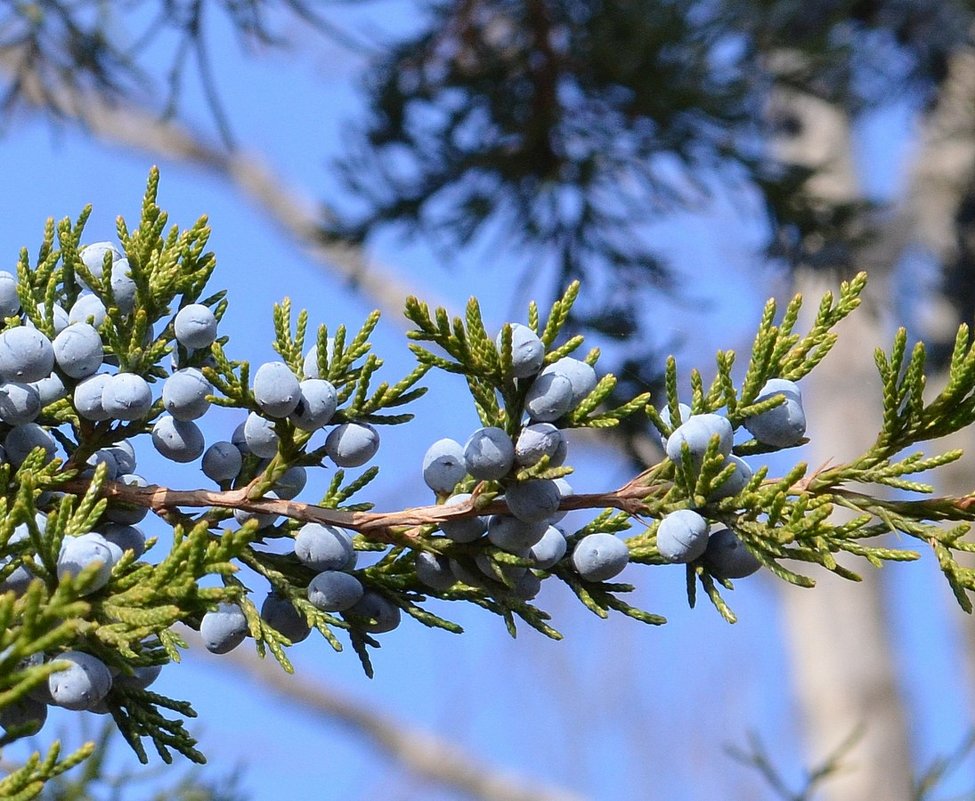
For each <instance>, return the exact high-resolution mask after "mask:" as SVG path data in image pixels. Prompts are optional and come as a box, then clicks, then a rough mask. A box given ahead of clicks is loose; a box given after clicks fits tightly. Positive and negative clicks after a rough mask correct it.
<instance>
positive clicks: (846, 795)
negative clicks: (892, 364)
mask: <svg viewBox="0 0 975 801" xmlns="http://www.w3.org/2000/svg"><path fill="white" fill-rule="evenodd" d="M775 105H776V107H775V108H773V110H772V111H773V114H780V113H785V114H789V115H791V117H792V121H793V122H797V123H798V125H790V126H788V131H789V133H788V134H782V135H780V136H779V137H778V139H777V142H776V143H775V146H776V147H777V155H778V156H779V157H780V158H781V159H782V160H783V161H785V162H786V163H792V164H799V165H803V166H809V167H816V168H818V169H819V172H818V174H817V175H816V176H815V177H814V178H813V179H812V180H811V181H810V186H809V189H810V192H811V193H812V194H813V197H814V198H817V199H822V200H823V201H824V203H836V202H850V201H855V200H857V199H859V197H860V192H859V189H858V185H857V180H856V177H855V173H854V167H853V161H852V150H851V141H850V125H849V119H848V118H847V117H846V115H845V114H844V113H843V112H842V110H840V109H838V108H837V107H835V106H832V105H830V104H828V103H825V102H823V101H821V100H818V99H816V98H813V97H811V96H809V95H799V94H795V93H786V92H785V91H782V92H780V93H779V95H778V98H777V100H776V104H775ZM833 284H835V275H834V274H833V273H832V272H831V271H823V270H814V269H812V268H811V267H801V268H800V269H799V270H798V271H797V273H796V277H795V289H796V291H799V292H801V293H803V295H804V296H806V297H807V298H808V299H810V300H813V301H814V300H815V299H816V298H818V297H820V296H821V295H822V294H823V292H824V291H825V290H826V289H828V288H829V287H830V286H832V285H833ZM889 285H890V275H889V270H888V271H886V272H885V271H883V270H877V269H874V270H873V272H872V275H871V280H870V283H869V284H868V287H867V293H866V295H865V298H864V306H865V308H863V309H862V310H861V312H860V313H858V314H856V315H853V316H852V318H850V319H848V320H847V321H844V323H843V324H842V325H841V326H840V327H839V328H838V329H837V331H838V333H839V335H840V343H841V344H840V346H839V347H837V348H836V349H835V350H834V351H833V353H831V354H830V356H829V357H827V359H826V360H825V361H824V362H823V364H822V365H821V366H820V367H819V369H817V370H816V371H815V372H814V373H813V374H811V375H810V376H809V377H808V378H807V379H806V380H805V381H804V383H803V386H804V399H805V403H804V405H805V408H806V415H807V422H808V432H809V436H810V440H811V442H810V445H809V446H808V448H809V451H808V461H809V463H810V468H811V469H815V468H816V467H818V466H819V465H820V464H822V463H823V462H825V461H827V460H829V459H836V460H845V459H848V458H850V457H853V456H855V455H857V454H859V453H861V452H862V450H863V449H864V448H866V447H868V446H869V445H870V443H871V441H872V434H873V433H875V431H876V426H877V420H879V419H881V413H880V404H879V399H880V392H879V388H878V387H877V386H876V385H877V378H876V369H875V367H874V365H873V360H872V352H873V348H874V347H875V346H876V345H882V344H884V342H885V341H886V340H887V339H889V335H888V321H889V312H888V309H889V307H890V289H889ZM809 311H810V313H812V311H813V310H809ZM845 343H855V347H851V346H849V344H847V345H846V346H844V344H845ZM848 566H850V567H852V568H854V569H856V570H858V572H862V575H863V578H864V580H863V581H862V582H860V583H852V582H849V581H846V580H844V579H840V578H836V577H834V576H833V575H832V574H827V573H822V572H820V573H819V574H817V576H816V579H817V584H818V586H817V588H816V589H815V590H814V591H808V590H802V589H798V588H795V587H792V586H791V585H787V584H783V585H782V587H784V589H783V591H782V599H783V603H784V615H785V625H786V644H787V647H788V650H789V654H790V658H791V662H792V670H793V683H794V689H795V693H796V698H797V700H798V704H799V707H800V711H801V716H802V724H803V731H804V734H805V737H806V740H807V748H808V756H807V759H808V761H809V762H810V764H814V765H818V764H821V763H822V762H823V761H824V760H825V759H826V758H827V757H828V756H829V755H830V754H832V753H834V752H835V751H836V749H837V748H839V747H840V746H841V745H842V744H843V743H844V742H846V741H849V739H850V737H851V735H853V734H854V733H856V734H857V738H856V740H855V742H854V744H853V745H852V747H851V748H850V750H849V752H848V753H847V754H846V755H845V757H844V759H842V764H843V765H844V766H845V767H846V770H843V771H841V772H839V773H837V774H836V775H835V776H834V777H832V778H831V779H830V780H829V781H827V782H826V783H825V784H824V785H823V793H824V796H823V797H824V798H826V799H828V801H863V799H867V798H875V799H881V798H882V799H884V801H909V799H911V798H912V793H911V779H912V772H911V758H910V756H911V754H910V747H909V742H908V731H907V721H906V717H905V709H904V703H903V700H902V698H901V695H900V692H899V690H898V686H897V677H896V674H895V660H894V658H893V654H892V648H891V643H890V640H889V626H890V621H889V620H888V618H887V613H886V608H885V603H884V599H883V591H882V585H881V574H880V572H879V571H877V570H875V569H874V568H872V567H870V566H869V565H867V566H866V569H865V570H864V569H863V566H862V565H855V564H849V565H848Z"/></svg>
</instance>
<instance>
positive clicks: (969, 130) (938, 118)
mask: <svg viewBox="0 0 975 801" xmlns="http://www.w3.org/2000/svg"><path fill="white" fill-rule="evenodd" d="M970 33H971V35H970V37H969V38H970V40H971V39H973V38H975V29H973V30H972V31H971V32H970ZM920 139H921V145H920V150H919V156H918V159H917V161H916V163H915V167H914V170H913V171H912V175H911V187H910V191H909V192H908V193H906V196H905V207H906V208H905V209H904V212H903V215H902V216H903V217H904V218H905V219H907V220H909V221H910V223H911V233H912V242H913V243H914V244H915V245H916V246H918V247H920V248H921V249H923V251H924V252H926V253H927V254H929V255H930V256H932V257H933V258H934V259H935V260H936V261H937V263H939V264H941V265H942V266H943V268H944V269H945V270H946V271H947V272H948V273H949V274H951V277H950V278H946V280H945V282H944V284H943V285H942V292H941V293H938V294H935V295H934V296H933V297H931V298H928V299H927V302H926V303H925V304H924V307H923V308H922V309H920V310H919V311H918V313H917V315H916V322H917V325H918V327H919V329H920V330H919V334H920V336H921V337H922V338H923V339H924V340H925V342H927V343H928V344H929V345H930V344H933V343H940V344H941V345H942V350H944V348H945V347H946V346H950V344H951V342H952V341H953V340H954V336H955V332H956V328H957V325H958V323H959V322H968V323H969V324H971V323H972V318H973V314H975V307H973V303H972V298H975V47H971V46H969V47H966V48H963V49H960V50H959V51H957V52H956V53H955V54H954V56H953V57H952V59H951V61H950V64H949V71H948V77H947V79H946V80H945V83H944V87H943V89H942V91H941V93H940V95H939V97H938V101H937V103H936V104H935V105H934V106H933V107H932V109H931V112H930V114H929V115H928V117H927V119H926V121H925V126H924V128H923V130H922V132H921V137H920ZM948 293H956V294H955V296H954V297H951V296H949V294H948ZM946 378H947V376H946V375H940V376H932V380H931V381H930V383H929V391H931V392H937V391H938V390H940V389H941V387H942V385H943V384H944V382H945V380H946ZM948 448H961V449H963V450H964V451H965V453H966V456H965V458H963V459H961V460H960V461H958V462H955V463H954V464H951V465H947V466H945V467H944V468H942V470H941V471H940V485H939V487H938V489H939V491H940V492H942V493H944V494H948V495H966V494H969V493H971V492H972V491H973V490H975V478H973V469H972V459H973V452H975V437H973V434H972V431H971V430H964V431H961V432H959V433H958V434H956V435H954V437H952V438H951V439H950V440H948V441H946V442H945V443H944V449H948ZM969 564H970V565H971V566H975V564H973V560H969ZM945 597H946V599H947V600H946V603H947V604H949V605H950V607H951V615H950V619H951V620H952V621H953V622H954V624H955V625H956V626H960V627H961V629H962V632H961V636H960V637H959V638H958V639H959V640H960V641H962V642H963V643H964V662H965V673H966V679H967V681H966V682H965V685H966V686H968V687H971V686H972V683H973V682H975V628H973V627H972V625H971V619H970V618H967V617H965V618H962V617H960V616H959V615H958V614H957V609H958V607H957V604H956V603H955V600H954V598H953V597H952V595H951V593H949V592H947V591H946V592H945ZM968 700H969V703H971V702H972V701H975V697H973V696H972V695H971V694H970V695H969V699H968Z"/></svg>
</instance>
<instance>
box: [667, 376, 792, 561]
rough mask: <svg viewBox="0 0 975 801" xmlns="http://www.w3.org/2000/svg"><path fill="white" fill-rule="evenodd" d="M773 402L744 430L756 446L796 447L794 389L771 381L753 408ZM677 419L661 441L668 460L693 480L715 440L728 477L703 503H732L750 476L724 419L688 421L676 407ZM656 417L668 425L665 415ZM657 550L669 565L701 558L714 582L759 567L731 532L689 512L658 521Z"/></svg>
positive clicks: (690, 417)
mask: <svg viewBox="0 0 975 801" xmlns="http://www.w3.org/2000/svg"><path fill="white" fill-rule="evenodd" d="M776 397H781V398H782V400H781V402H780V403H779V404H778V405H776V406H773V407H772V408H771V409H767V410H766V411H764V412H760V413H759V414H756V415H753V416H751V417H748V418H746V419H745V421H744V428H745V429H746V430H747V431H748V432H749V433H750V434H751V435H752V436H753V437H754V438H755V439H756V440H757V441H758V442H760V443H761V444H763V445H766V446H769V447H771V448H788V447H791V446H793V445H798V444H799V443H800V442H801V441H802V439H803V436H804V435H805V433H806V417H805V413H804V412H803V408H802V395H801V394H800V391H799V387H798V386H797V385H796V384H795V383H794V382H792V381H788V380H785V379H782V378H773V379H770V380H769V381H767V382H766V384H765V385H764V386H763V387H762V389H761V391H760V392H759V394H758V397H757V398H756V403H757V402H761V401H767V400H770V399H772V398H776ZM680 413H681V423H680V425H678V426H677V427H676V428H675V429H674V430H673V432H672V433H671V434H670V436H668V437H664V438H663V440H662V444H663V447H664V450H665V451H666V453H667V456H668V457H669V458H670V459H671V460H672V461H673V462H674V463H675V464H677V465H683V464H684V460H685V459H690V460H691V467H692V471H693V474H696V473H697V472H698V471H700V469H701V467H702V464H703V461H704V459H705V457H706V455H707V453H708V449H709V447H710V445H711V442H712V440H713V439H714V438H716V439H717V456H718V457H720V458H721V459H722V460H723V464H724V466H728V465H730V466H731V467H732V471H731V473H730V475H729V476H728V477H727V478H726V479H725V480H724V481H722V482H721V483H720V484H719V485H718V486H717V487H715V488H714V489H713V490H712V492H711V495H710V497H709V498H708V500H709V501H716V500H720V499H721V498H727V497H731V496H734V495H737V494H738V493H739V492H741V491H742V490H743V489H745V487H746V486H748V483H749V482H750V481H751V479H752V476H753V471H752V469H751V467H750V466H749V465H748V463H747V462H746V461H745V460H744V459H742V458H741V457H739V456H736V455H735V454H734V453H732V447H733V445H734V430H733V428H732V425H731V423H730V422H729V421H728V419H727V418H726V417H723V416H722V415H719V414H695V415H692V414H691V410H690V407H688V406H686V405H684V404H680ZM660 416H661V418H662V419H663V421H664V422H665V423H666V424H667V425H668V426H669V425H671V421H670V415H669V413H668V411H667V409H664V410H663V411H662V412H661V415H660ZM657 550H658V551H659V552H660V555H661V556H662V557H663V558H664V559H666V560H667V561H668V562H678V563H686V562H693V561H695V560H697V559H700V558H702V557H703V559H704V562H705V564H706V566H707V568H708V570H709V572H710V573H711V574H712V575H714V576H717V577H718V578H728V579H731V578H744V577H745V576H748V575H751V574H752V573H754V572H755V571H756V570H758V569H759V567H760V566H761V563H760V562H759V561H758V560H757V559H756V558H755V557H754V556H753V555H752V554H751V553H750V552H749V551H748V550H747V549H746V548H745V547H744V546H743V545H742V544H741V542H740V541H739V539H738V537H737V536H736V535H735V533H734V531H733V530H732V529H730V528H728V527H727V526H722V525H717V526H712V525H711V524H710V523H709V522H708V521H707V520H706V519H705V517H704V516H702V515H701V514H700V513H699V512H698V511H695V510H694V509H678V510H676V511H673V512H670V513H669V514H667V515H666V516H664V517H663V518H662V519H661V521H660V524H659V526H658V527H657Z"/></svg>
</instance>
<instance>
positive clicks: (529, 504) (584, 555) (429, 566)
mask: <svg viewBox="0 0 975 801" xmlns="http://www.w3.org/2000/svg"><path fill="white" fill-rule="evenodd" d="M510 327H511V345H512V348H511V350H512V359H511V370H512V374H513V377H514V378H516V379H519V380H520V381H524V382H526V383H527V386H526V389H525V396H524V397H525V403H524V409H525V414H526V417H525V419H524V420H523V421H522V424H521V425H520V426H519V427H518V428H517V430H516V431H514V432H513V433H512V434H509V433H508V432H507V431H505V430H504V429H502V428H498V427H494V426H488V427H484V428H479V429H477V430H476V431H474V432H473V433H472V434H471V435H470V436H469V437H468V438H467V441H466V442H465V443H464V444H463V445H462V444H461V443H459V442H457V441H456V440H453V439H449V438H445V439H440V440H437V441H436V442H434V443H433V444H432V445H431V446H430V447H429V448H428V449H427V452H426V454H425V455H424V457H423V468H422V469H423V480H424V481H425V482H426V484H427V486H428V487H430V489H432V490H433V491H434V492H436V493H437V494H438V495H439V496H441V497H442V498H443V499H444V500H443V502H444V503H445V504H446V505H450V506H452V505H457V504H461V503H464V502H466V501H469V500H470V498H471V494H470V493H465V492H460V493H455V492H454V490H455V489H456V488H457V485H458V484H460V483H461V482H464V481H465V480H466V479H467V478H468V477H470V478H471V479H474V480H475V481H497V482H500V484H501V487H502V488H503V490H504V494H503V495H502V496H501V497H500V500H503V501H504V502H505V503H506V505H507V507H508V514H496V515H491V516H490V517H482V516H474V517H465V518H460V519H457V520H448V521H444V522H443V523H441V524H440V531H441V533H442V534H443V536H444V537H445V538H447V539H449V540H451V541H453V542H458V543H473V542H477V541H482V540H483V541H485V542H486V543H489V544H490V545H493V546H495V547H496V548H498V549H500V550H502V551H505V552H506V553H510V554H514V555H516V556H518V557H521V558H523V559H527V560H528V561H529V562H530V563H531V565H532V568H533V569H534V570H537V571H547V570H549V569H551V568H552V567H554V566H555V565H556V564H557V563H559V562H560V561H562V560H563V559H564V558H568V560H569V562H570V563H571V565H572V567H573V568H574V569H575V571H576V572H578V574H579V575H580V576H581V577H582V578H584V579H586V580H588V581H606V580H607V579H610V578H612V577H613V576H615V575H617V574H618V573H620V572H621V571H622V570H623V568H624V567H625V566H626V564H627V562H628V560H629V551H628V549H627V547H626V545H625V543H624V542H623V541H622V540H620V539H618V538H617V537H615V536H613V535H612V534H605V533H598V534H590V535H588V536H585V537H582V538H581V539H580V540H579V541H578V542H576V543H575V546H574V547H573V548H572V551H571V553H570V554H569V555H568V557H567V556H566V554H567V551H568V550H569V543H568V541H567V539H566V536H565V532H564V531H563V530H562V529H561V528H559V527H558V526H557V525H556V523H558V522H559V521H560V520H561V519H562V518H563V517H564V516H565V513H564V512H562V511H560V510H559V507H560V504H561V501H562V499H563V498H564V497H567V496H568V495H571V494H572V488H571V486H570V485H569V483H568V482H567V481H566V480H565V479H564V478H554V479H546V478H531V479H528V480H521V481H520V480H517V479H516V478H515V474H517V473H518V472H519V471H520V470H523V469H524V468H528V467H532V466H535V465H538V464H539V463H540V462H542V460H543V459H545V460H546V464H547V466H548V467H559V466H561V465H563V464H564V462H565V459H566V455H567V447H566V439H565V435H564V434H563V431H562V429H561V428H559V426H558V423H559V421H560V420H561V419H562V418H564V417H565V416H566V415H567V414H569V413H570V412H571V411H572V410H574V409H575V408H576V407H577V406H578V405H579V403H580V402H581V401H582V400H583V399H584V398H585V397H586V396H587V395H589V393H591V392H592V391H593V389H595V387H596V383H597V380H596V372H595V370H594V369H593V368H592V366H591V365H589V364H587V363H586V362H584V361H580V360H578V359H574V358H572V357H569V356H565V357H563V358H561V359H558V360H556V361H554V362H552V363H551V364H548V365H545V348H544V345H543V343H542V341H541V339H539V337H538V336H537V334H535V332H534V331H532V330H531V329H530V328H528V327H527V326H524V325H520V324H517V323H514V324H511V326H510ZM497 345H498V348H499V349H500V348H501V336H500V335H499V336H498V340H497ZM473 567H474V568H476V569H477V570H476V571H475V570H472V569H471V567H470V566H468V565H467V564H465V563H464V562H463V561H460V560H458V559H448V558H445V557H443V556H441V555H440V554H437V553H434V552H432V551H421V552H418V553H417V556H416V575H417V578H418V579H419V580H420V581H421V582H422V583H423V584H425V585H426V586H428V587H430V588H432V589H435V590H438V591H444V590H447V589H449V588H450V587H451V586H453V585H454V584H455V583H456V582H458V581H460V582H463V583H464V584H468V585H471V586H478V585H480V584H483V583H484V577H485V576H487V577H490V578H496V576H497V570H499V569H500V570H501V571H502V574H503V575H504V576H505V578H506V579H507V580H508V583H509V584H510V585H511V586H512V589H513V592H514V593H515V594H516V595H517V596H519V597H521V598H523V599H525V600H530V599H531V598H534V597H535V595H536V594H537V593H538V591H539V588H540V578H539V574H538V573H537V572H533V570H529V569H528V567H525V566H517V565H507V564H505V565H499V564H498V563H497V562H495V561H494V560H492V559H491V558H490V556H489V554H488V553H487V552H481V553H479V554H477V556H476V557H475V559H474V563H473Z"/></svg>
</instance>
